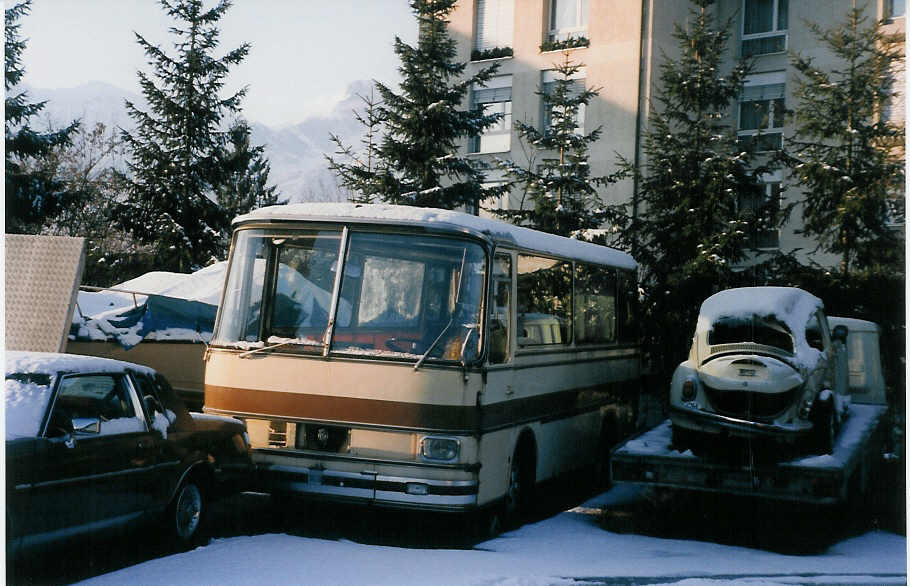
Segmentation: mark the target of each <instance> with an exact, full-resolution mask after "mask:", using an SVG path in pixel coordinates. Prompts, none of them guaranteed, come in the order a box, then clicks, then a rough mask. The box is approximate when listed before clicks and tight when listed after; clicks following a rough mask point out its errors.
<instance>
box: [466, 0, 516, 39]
mask: <svg viewBox="0 0 910 586" xmlns="http://www.w3.org/2000/svg"><path fill="white" fill-rule="evenodd" d="M514 22H515V0H477V22H476V23H475V28H474V48H475V49H477V50H478V51H486V50H488V49H494V48H496V47H511V46H512V36H513V29H514Z"/></svg>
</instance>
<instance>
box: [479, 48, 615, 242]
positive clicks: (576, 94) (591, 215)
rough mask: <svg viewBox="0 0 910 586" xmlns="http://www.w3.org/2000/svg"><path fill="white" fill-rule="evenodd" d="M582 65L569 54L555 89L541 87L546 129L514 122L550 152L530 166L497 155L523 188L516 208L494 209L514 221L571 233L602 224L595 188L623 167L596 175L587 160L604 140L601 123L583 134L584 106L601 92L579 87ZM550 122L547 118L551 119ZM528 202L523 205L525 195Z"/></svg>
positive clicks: (524, 137)
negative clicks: (578, 75) (590, 149)
mask: <svg viewBox="0 0 910 586" xmlns="http://www.w3.org/2000/svg"><path fill="white" fill-rule="evenodd" d="M582 67H583V65H581V64H578V63H572V62H570V60H569V53H568V52H566V54H565V61H564V62H563V63H561V64H558V65H554V71H556V73H557V74H558V75H559V77H558V78H557V79H556V80H555V81H554V82H553V85H552V89H551V90H549V91H548V90H547V89H545V88H542V89H541V90H540V91H538V92H537V94H538V95H540V96H541V100H542V101H543V105H544V110H545V111H546V112H547V113H548V118H549V120H548V121H545V126H546V127H545V128H544V129H542V130H541V129H539V128H537V127H536V126H534V125H532V124H527V123H525V122H520V121H519V122H516V123H515V129H516V130H517V131H518V134H519V137H520V140H521V141H522V142H523V144H525V145H529V146H530V147H531V148H532V149H533V150H534V151H535V152H536V153H551V154H552V155H553V157H554V158H544V159H543V162H542V163H541V164H539V165H538V164H537V158H536V156H533V155H532V156H530V157H529V161H528V165H527V167H523V166H521V165H518V164H516V163H515V162H514V161H510V160H498V161H497V166H498V167H499V168H500V169H501V170H503V171H504V172H505V174H506V177H507V179H508V180H509V181H508V182H509V184H510V186H518V187H519V188H521V189H522V190H523V193H524V197H523V198H522V205H521V206H520V207H519V209H516V210H490V211H492V212H493V213H495V214H497V215H499V216H502V217H505V218H507V219H509V220H510V221H512V222H515V223H518V224H521V225H525V226H528V227H531V228H534V229H536V230H541V231H543V232H550V233H552V234H559V235H561V236H571V235H573V234H576V233H577V232H579V231H583V230H589V229H594V228H599V227H600V226H601V225H602V224H603V223H604V221H605V219H606V218H607V210H606V208H605V206H604V204H603V202H602V201H601V199H600V196H599V195H598V194H597V187H599V186H604V185H607V184H610V183H615V182H616V181H618V180H619V179H620V178H621V177H622V175H623V172H619V173H616V174H614V175H611V176H602V177H592V176H591V169H590V166H589V164H588V148H589V147H590V145H591V144H593V143H595V142H597V141H598V140H599V139H600V136H601V133H602V132H603V128H602V127H597V128H595V129H594V130H591V131H590V132H588V133H587V134H585V133H584V132H583V131H582V129H581V128H579V120H580V116H581V115H582V114H583V110H584V107H585V106H587V105H588V103H589V102H590V101H591V99H592V98H594V97H595V96H597V95H598V94H599V89H592V88H587V89H581V90H579V89H578V82H576V81H575V80H574V77H575V75H576V74H577V73H578V72H579V71H580V70H581V68H582ZM547 122H548V123H547ZM526 198H527V199H529V200H530V201H529V204H530V205H529V206H525V204H524V202H525V199H526Z"/></svg>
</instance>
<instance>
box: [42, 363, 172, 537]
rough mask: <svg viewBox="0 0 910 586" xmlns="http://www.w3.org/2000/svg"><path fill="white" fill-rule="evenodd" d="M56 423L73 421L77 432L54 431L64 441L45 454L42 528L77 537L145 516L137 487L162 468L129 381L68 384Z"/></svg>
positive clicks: (118, 377)
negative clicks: (156, 468) (157, 467)
mask: <svg viewBox="0 0 910 586" xmlns="http://www.w3.org/2000/svg"><path fill="white" fill-rule="evenodd" d="M51 420H52V421H56V422H61V421H67V422H71V429H72V432H70V433H64V434H62V435H60V434H59V431H57V432H55V431H54V430H52V429H48V434H49V435H51V436H56V437H48V438H46V440H45V442H44V444H43V446H42V448H43V449H39V452H41V454H40V455H41V457H40V458H37V461H36V464H37V468H36V470H35V476H34V484H33V487H32V499H31V501H32V512H33V514H34V515H35V516H36V517H37V519H36V520H37V523H36V525H37V527H36V528H40V529H41V530H42V531H43V532H51V533H58V532H62V533H71V532H75V531H79V530H84V529H92V528H100V527H104V526H108V525H113V524H117V523H119V522H124V521H127V520H129V519H130V518H132V517H135V516H137V515H138V514H139V513H141V512H142V510H143V507H142V506H141V503H139V502H138V498H137V488H138V485H139V483H140V482H141V479H142V477H143V476H145V475H147V474H148V473H149V471H150V470H152V469H153V468H154V464H155V462H154V458H153V457H152V456H150V454H149V446H150V445H151V440H152V438H151V434H150V432H149V429H148V426H147V425H146V422H145V420H144V418H143V417H142V411H141V409H140V408H139V404H138V398H137V397H136V394H135V391H134V390H133V388H132V386H131V385H130V384H129V383H128V381H127V380H126V377H125V376H124V375H122V374H108V373H105V374H91V375H69V376H66V377H64V378H63V379H62V380H61V381H60V384H59V387H58V392H57V398H56V401H55V404H54V407H53V412H52V416H51ZM57 429H59V427H58V428H57Z"/></svg>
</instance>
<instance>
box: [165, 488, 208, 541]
mask: <svg viewBox="0 0 910 586" xmlns="http://www.w3.org/2000/svg"><path fill="white" fill-rule="evenodd" d="M204 506H205V505H204V498H203V495H202V491H201V490H200V489H199V486H198V485H197V484H196V483H195V482H194V481H193V480H192V479H189V480H186V481H185V482H184V483H183V484H182V485H181V486H180V490H179V491H178V493H177V498H176V499H175V500H174V504H173V506H172V510H171V523H172V525H171V527H172V529H173V531H174V533H175V535H176V537H177V539H178V541H180V542H181V543H183V544H189V543H192V542H193V541H194V540H195V539H196V537H197V536H198V533H199V527H200V525H201V524H202V515H203V512H204V510H203V507H204Z"/></svg>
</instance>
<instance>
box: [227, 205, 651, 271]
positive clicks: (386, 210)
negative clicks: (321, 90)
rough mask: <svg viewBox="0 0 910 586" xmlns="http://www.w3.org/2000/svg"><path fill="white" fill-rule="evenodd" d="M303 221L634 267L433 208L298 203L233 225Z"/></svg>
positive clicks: (574, 245)
mask: <svg viewBox="0 0 910 586" xmlns="http://www.w3.org/2000/svg"><path fill="white" fill-rule="evenodd" d="M307 219H325V220H332V221H340V222H343V221H345V220H348V221H351V220H354V221H356V220H361V221H363V220H367V221H378V222H387V223H391V224H399V225H426V224H431V225H436V226H439V227H440V228H448V229H454V230H470V231H473V232H478V233H481V234H485V235H487V236H489V237H490V238H492V239H494V240H499V241H503V242H507V243H509V244H511V245H513V246H517V247H519V248H525V249H529V250H534V251H537V252H541V253H545V254H546V253H549V254H553V255H555V256H562V257H567V258H575V259H578V260H581V261H586V262H593V263H600V264H610V265H612V266H616V267H619V268H622V269H627V270H635V269H636V267H637V266H638V265H637V264H636V262H635V260H634V259H633V258H632V257H631V256H629V255H628V254H626V253H624V252H621V251H619V250H615V249H613V248H609V247H606V246H601V245H599V244H591V243H590V242H583V241H581V240H575V239H572V238H564V237H562V236H556V235H553V234H547V233H544V232H538V231H537V230H531V229H529V228H522V227H521V226H515V225H512V224H508V223H506V222H500V221H498V220H492V219H489V218H481V217H479V216H472V215H470V214H465V213H462V212H456V211H452V210H441V209H435V208H418V207H413V206H396V205H388V204H355V203H298V204H290V205H280V206H269V207H265V208H260V209H258V210H254V211H252V212H250V213H249V214H245V215H243V216H239V217H237V218H235V219H234V224H235V225H236V224H238V223H240V222H244V221H248V220H307Z"/></svg>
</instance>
